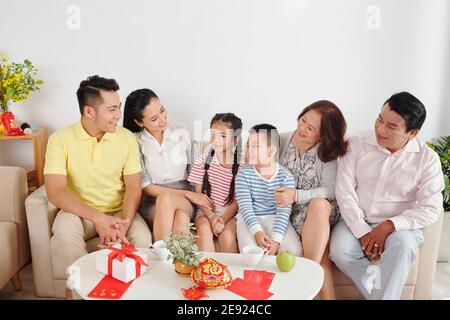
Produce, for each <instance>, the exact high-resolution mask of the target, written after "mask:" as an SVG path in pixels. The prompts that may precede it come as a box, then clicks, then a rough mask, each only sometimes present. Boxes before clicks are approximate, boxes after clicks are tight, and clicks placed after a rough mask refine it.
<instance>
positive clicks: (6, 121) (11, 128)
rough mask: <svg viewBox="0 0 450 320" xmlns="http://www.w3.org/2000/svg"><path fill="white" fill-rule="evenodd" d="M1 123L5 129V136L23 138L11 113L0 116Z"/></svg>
mask: <svg viewBox="0 0 450 320" xmlns="http://www.w3.org/2000/svg"><path fill="white" fill-rule="evenodd" d="M1 121H2V123H3V126H4V127H5V129H6V135H7V136H23V135H24V133H23V131H22V129H20V127H19V125H18V123H17V121H16V118H15V117H14V114H13V113H12V112H5V113H3V114H2V115H1Z"/></svg>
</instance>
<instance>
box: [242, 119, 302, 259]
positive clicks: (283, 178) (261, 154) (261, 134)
mask: <svg viewBox="0 0 450 320" xmlns="http://www.w3.org/2000/svg"><path fill="white" fill-rule="evenodd" d="M278 145H279V135H278V131H277V129H276V128H275V127H274V126H272V125H270V124H260V125H256V126H254V127H253V128H252V129H251V130H250V135H249V138H248V163H249V165H248V166H246V167H244V168H243V169H241V170H239V172H238V174H237V176H236V198H237V202H238V206H239V212H238V214H237V216H236V218H237V226H236V228H237V230H236V231H237V238H238V245H239V249H240V251H241V252H242V249H243V248H244V247H246V246H248V245H258V246H260V247H262V248H263V249H267V250H268V254H271V255H274V254H276V253H277V252H279V251H289V252H291V253H293V254H294V255H297V256H298V255H300V254H301V244H300V239H299V237H298V234H297V232H295V230H294V228H293V226H292V225H291V223H290V222H289V218H290V215H291V207H292V206H291V205H288V206H285V207H278V206H277V203H276V201H275V191H274V190H275V189H277V188H292V189H294V188H295V183H294V178H293V176H292V174H291V173H290V172H289V170H287V169H285V168H284V167H282V166H281V165H279V164H278V162H277V161H276V159H277V154H278Z"/></svg>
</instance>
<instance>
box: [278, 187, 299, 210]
mask: <svg viewBox="0 0 450 320" xmlns="http://www.w3.org/2000/svg"><path fill="white" fill-rule="evenodd" d="M274 191H275V200H276V202H277V205H278V206H279V207H286V206H288V205H290V204H293V203H294V202H295V197H296V193H297V192H296V190H295V189H289V188H277V189H274Z"/></svg>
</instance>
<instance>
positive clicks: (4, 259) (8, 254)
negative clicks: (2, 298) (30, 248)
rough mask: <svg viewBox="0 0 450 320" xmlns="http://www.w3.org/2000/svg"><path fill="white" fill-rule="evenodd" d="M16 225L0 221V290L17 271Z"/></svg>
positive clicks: (17, 245) (17, 246) (17, 244)
mask: <svg viewBox="0 0 450 320" xmlns="http://www.w3.org/2000/svg"><path fill="white" fill-rule="evenodd" d="M17 237H18V235H17V225H16V224H15V223H12V222H5V221H0V243H1V245H2V250H0V289H1V288H3V286H4V285H5V284H6V283H7V282H8V281H9V279H11V277H12V276H13V275H14V274H15V273H16V272H17V271H18V270H19V259H18V248H19V243H18V241H17Z"/></svg>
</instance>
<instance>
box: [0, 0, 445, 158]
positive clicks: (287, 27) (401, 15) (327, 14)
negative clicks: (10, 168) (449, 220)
mask: <svg viewBox="0 0 450 320" xmlns="http://www.w3.org/2000/svg"><path fill="white" fill-rule="evenodd" d="M69 5H77V6H79V8H80V9H81V15H80V17H81V28H80V29H75V30H70V29H69V28H68V27H67V20H68V18H69V14H67V13H66V10H67V7H68V6H69ZM370 5H376V6H378V8H379V9H380V10H381V11H380V12H381V20H380V21H381V26H380V27H381V28H380V29H370V28H368V24H369V25H372V26H373V24H371V23H372V22H373V21H374V20H372V19H373V17H374V16H373V15H372V14H371V13H370V12H369V13H367V12H366V10H367V9H368V7H369V6H370ZM0 8H1V10H2V15H1V16H2V17H1V19H0V39H1V41H0V52H2V53H3V54H5V55H7V56H9V57H10V58H11V59H12V60H22V59H24V58H28V59H30V60H32V61H33V62H34V63H35V65H37V66H38V67H39V68H40V73H39V76H40V77H41V78H42V79H43V80H44V81H45V85H44V86H43V87H42V91H41V92H40V93H38V94H35V95H33V96H32V97H31V98H30V99H29V100H28V101H26V102H25V103H23V104H17V105H15V106H14V107H13V112H15V113H16V114H17V115H18V116H19V118H20V119H22V120H28V121H35V122H37V123H39V124H40V125H42V126H48V127H49V128H50V130H51V131H53V130H55V129H57V128H61V127H63V126H66V125H69V124H71V123H73V122H75V121H76V120H77V119H78V117H79V112H78V106H77V102H76V96H75V91H76V89H77V87H78V84H79V82H80V81H81V80H82V79H84V78H86V76H88V75H92V74H100V75H102V76H106V77H114V78H116V79H117V80H118V82H119V84H120V86H121V91H120V95H121V98H122V101H123V102H124V101H125V98H126V95H127V94H128V93H129V92H130V91H131V90H133V89H137V88H142V87H149V88H152V89H153V90H155V91H156V92H157V94H158V95H159V96H160V98H161V100H162V102H163V103H164V104H165V105H166V106H167V108H168V110H169V116H170V119H171V122H174V123H180V124H185V125H186V126H188V127H189V128H192V127H193V123H194V121H204V123H205V125H207V123H208V122H209V119H210V118H211V117H212V116H213V114H214V113H215V112H224V111H231V112H235V113H236V114H238V115H239V116H241V118H242V119H243V121H244V126H245V128H249V127H250V126H252V125H254V124H256V123H259V122H270V123H273V124H274V125H276V126H277V127H278V128H279V129H280V131H285V130H291V129H294V127H295V119H296V116H297V115H298V113H299V112H300V111H301V109H302V108H303V107H305V106H306V105H308V104H309V103H311V102H313V101H315V100H318V99H329V100H332V101H334V102H335V103H336V104H337V105H338V106H340V107H341V109H342V111H343V112H344V115H345V116H346V118H347V122H348V125H349V133H350V134H351V133H354V132H357V131H361V130H365V129H368V128H372V126H373V121H374V119H375V117H376V115H377V114H378V111H379V108H380V107H381V105H382V103H383V102H384V101H385V100H386V99H387V98H388V97H389V96H390V95H391V94H392V93H394V92H398V91H403V90H406V91H410V92H411V93H413V94H414V95H416V96H417V97H418V98H419V99H420V100H422V102H424V104H425V105H426V107H427V111H428V117H427V121H426V123H425V127H424V128H423V130H422V137H423V138H424V139H429V138H432V137H436V136H440V135H442V134H444V133H449V125H448V124H447V123H448V119H449V118H450V116H449V111H450V110H449V109H450V107H449V102H450V97H449V94H448V88H449V87H450V78H449V76H448V75H449V74H450V71H449V69H450V58H449V57H450V42H449V41H448V40H449V36H450V31H449V30H450V28H449V25H448V24H447V21H448V20H450V6H449V4H448V1H447V0H431V1H430V0H395V1H394V0H371V1H369V0H339V1H336V0H314V1H313V0H305V1H301V0H189V1H186V0H164V1H162V0H161V1H156V0H152V1H149V0H148V1H144V0H140V1H138V0H134V1H111V0H95V1H88V0H71V1H67V0H66V1H62V0H40V1H26V0H15V1H10V0H0ZM5 13H7V14H5ZM70 21H73V20H70ZM70 21H69V22H70ZM375 22H376V21H375ZM444 117H446V119H447V120H444ZM446 122H447V123H446ZM0 153H1V155H0V161H1V162H3V164H23V163H26V162H30V161H32V158H31V151H30V148H29V147H27V146H21V145H20V146H19V145H18V144H17V143H15V144H14V145H13V144H11V143H8V144H4V143H2V144H1V145H0Z"/></svg>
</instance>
